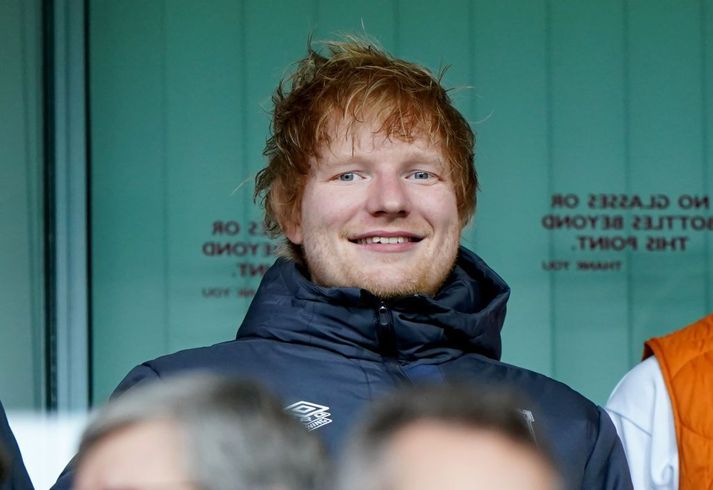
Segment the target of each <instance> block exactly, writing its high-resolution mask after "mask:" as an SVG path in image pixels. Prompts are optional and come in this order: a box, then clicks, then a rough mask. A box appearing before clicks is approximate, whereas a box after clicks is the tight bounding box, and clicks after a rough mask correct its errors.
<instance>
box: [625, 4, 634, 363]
mask: <svg viewBox="0 0 713 490" xmlns="http://www.w3.org/2000/svg"><path fill="white" fill-rule="evenodd" d="M629 23H630V11H629V3H628V0H622V53H623V57H622V85H623V90H622V94H623V100H622V104H623V107H622V109H623V110H622V115H623V119H624V124H623V130H624V190H625V193H626V194H629V193H630V192H631V100H630V96H631V76H630V75H631V74H630V57H631V53H630V49H631V43H630V41H629V36H630V33H629V29H630V26H629ZM626 215H627V218H628V217H629V216H630V215H631V212H630V211H627V212H626ZM630 222H631V220H629V219H627V223H630ZM630 226H631V225H627V228H629V229H628V230H627V231H628V232H631V229H630ZM632 261H633V255H632V253H631V251H629V250H627V251H626V298H625V301H626V342H627V345H628V349H627V361H628V365H629V366H632V365H633V364H634V363H635V361H634V355H633V348H634V318H633V317H634V311H633V309H632V296H633V286H632V273H631V269H632V265H633V264H632Z"/></svg>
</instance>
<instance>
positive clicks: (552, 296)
mask: <svg viewBox="0 0 713 490" xmlns="http://www.w3.org/2000/svg"><path fill="white" fill-rule="evenodd" d="M544 7H545V127H546V139H545V144H546V146H547V148H546V150H545V151H546V155H547V194H548V196H551V195H552V183H553V181H554V122H553V116H552V112H553V111H552V98H553V91H552V83H553V73H552V70H553V67H552V2H551V0H545V5H544ZM547 254H548V256H549V257H548V258H549V260H553V257H554V236H553V231H552V230H549V231H548V232H547ZM547 280H548V285H549V314H550V332H549V337H550V375H551V376H552V377H553V378H556V377H557V315H556V310H557V291H556V288H557V278H556V277H555V274H554V273H552V272H549V273H548V276H547Z"/></svg>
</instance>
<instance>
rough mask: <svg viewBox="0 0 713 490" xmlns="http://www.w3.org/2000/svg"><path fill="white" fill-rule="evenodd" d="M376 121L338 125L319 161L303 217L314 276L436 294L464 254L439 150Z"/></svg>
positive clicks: (299, 235)
mask: <svg viewBox="0 0 713 490" xmlns="http://www.w3.org/2000/svg"><path fill="white" fill-rule="evenodd" d="M378 127H379V126H378V124H376V123H374V122H371V123H369V122H366V123H360V124H355V125H354V126H353V127H352V130H351V132H350V133H349V134H347V132H346V130H345V129H344V126H343V125H342V126H339V127H337V128H336V129H335V130H334V132H333V134H334V135H335V136H334V137H333V139H332V143H331V145H329V147H324V148H322V149H321V151H320V156H319V158H314V159H312V162H311V171H310V174H309V176H308V178H307V182H306V185H305V188H304V193H303V196H302V208H301V214H300V217H299V222H297V223H287V226H286V227H285V228H286V230H285V231H286V233H285V234H286V236H287V238H288V239H289V240H290V241H292V242H293V243H295V244H298V245H302V248H303V251H304V256H305V260H306V262H307V267H308V269H309V273H310V275H311V278H312V280H313V281H314V282H316V283H317V284H320V285H322V286H329V287H359V288H363V289H366V290H368V291H371V292H372V293H373V294H376V295H377V296H381V297H393V296H400V295H408V294H414V293H425V294H431V295H433V294H435V293H436V292H437V291H438V289H439V287H440V286H441V284H442V283H443V281H444V280H445V279H446V277H447V276H448V274H449V272H450V270H451V268H452V267H453V264H454V262H455V259H456V255H457V253H458V244H459V240H460V230H461V222H460V219H459V216H458V208H457V203H456V196H455V192H454V187H453V182H452V181H451V176H450V175H449V172H448V169H447V167H446V160H445V158H444V155H443V153H442V151H441V150H440V148H438V147H437V146H434V145H431V144H429V142H428V140H427V139H426V138H423V137H418V138H415V139H414V140H413V141H410V142H407V141H404V140H401V139H398V138H392V139H389V138H386V137H385V136H384V135H383V134H381V133H377V132H376V131H377V130H378Z"/></svg>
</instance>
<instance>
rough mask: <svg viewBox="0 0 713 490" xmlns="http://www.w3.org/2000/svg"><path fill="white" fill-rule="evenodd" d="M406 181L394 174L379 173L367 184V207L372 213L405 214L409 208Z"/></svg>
mask: <svg viewBox="0 0 713 490" xmlns="http://www.w3.org/2000/svg"><path fill="white" fill-rule="evenodd" d="M407 185H408V183H407V182H406V181H405V180H404V179H403V178H401V177H399V176H396V175H393V176H391V175H381V176H378V177H377V178H375V179H374V180H373V181H372V183H371V185H370V186H369V196H368V202H367V209H368V211H369V212H370V213H371V214H373V215H406V214H408V212H409V210H410V198H409V194H408V189H407V187H406V186H407Z"/></svg>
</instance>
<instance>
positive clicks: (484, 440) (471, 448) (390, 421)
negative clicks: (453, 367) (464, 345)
mask: <svg viewBox="0 0 713 490" xmlns="http://www.w3.org/2000/svg"><path fill="white" fill-rule="evenodd" d="M519 405H521V402H519V401H517V399H516V398H514V397H513V396H512V395H509V394H508V393H506V392H499V391H492V390H475V389H472V388H471V387H468V386H465V385H464V386H449V385H440V386H429V387H425V388H424V387H419V388H416V389H406V390H402V391H401V392H399V393H398V394H396V395H395V396H392V397H388V399H387V400H386V401H383V402H381V403H379V402H377V406H376V407H375V408H374V409H372V410H370V413H369V414H368V417H367V418H366V420H365V423H364V424H363V425H362V426H361V427H360V428H359V430H358V432H357V433H356V435H355V437H354V438H353V440H352V441H351V444H349V446H348V449H347V451H346V452H345V455H344V457H343V459H342V461H341V464H340V467H339V471H338V477H337V484H336V490H431V489H436V488H447V489H449V490H476V489H488V490H489V489H494V488H497V489H498V490H556V489H561V488H562V487H561V482H560V479H559V476H558V474H557V470H556V468H555V466H554V464H553V461H552V460H551V459H550V458H549V455H548V454H547V453H546V452H545V450H544V449H543V448H542V447H540V446H538V445H537V443H536V442H535V440H534V439H533V438H532V435H531V432H530V430H529V427H528V423H527V419H525V418H523V416H522V414H521V413H519V412H518V406H519Z"/></svg>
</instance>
